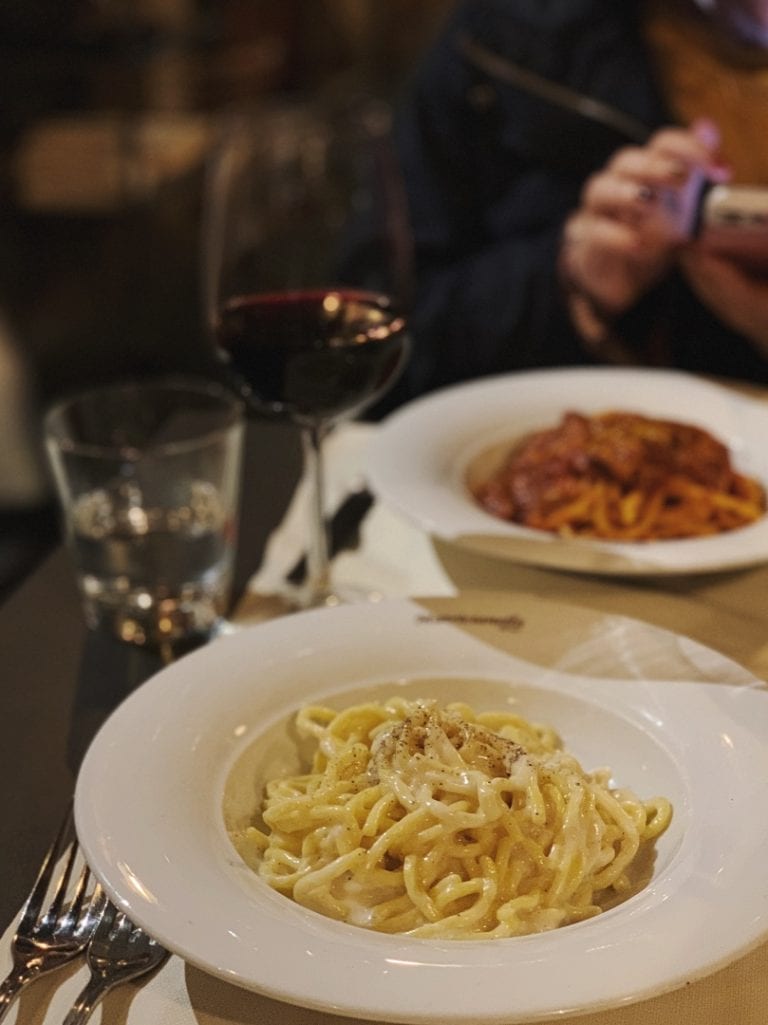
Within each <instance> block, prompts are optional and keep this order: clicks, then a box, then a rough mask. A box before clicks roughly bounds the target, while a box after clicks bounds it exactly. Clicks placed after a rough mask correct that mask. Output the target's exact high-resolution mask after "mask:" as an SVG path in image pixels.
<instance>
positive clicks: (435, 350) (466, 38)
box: [397, 0, 768, 396]
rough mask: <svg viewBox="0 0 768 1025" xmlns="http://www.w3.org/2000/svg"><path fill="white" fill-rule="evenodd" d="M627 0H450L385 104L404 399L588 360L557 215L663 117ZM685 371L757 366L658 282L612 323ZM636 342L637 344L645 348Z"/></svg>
mask: <svg viewBox="0 0 768 1025" xmlns="http://www.w3.org/2000/svg"><path fill="white" fill-rule="evenodd" d="M640 10H641V3H639V2H638V0H466V2H462V3H459V4H458V6H457V8H456V10H455V12H454V14H453V16H452V17H451V19H450V20H449V22H448V23H447V25H446V26H445V29H444V31H443V32H442V33H441V35H440V36H439V38H438V39H437V41H436V43H435V45H434V47H433V48H432V50H431V51H430V52H429V53H428V54H427V55H426V57H425V59H424V61H423V63H422V64H421V66H420V67H419V69H418V70H417V73H416V75H415V77H414V81H413V82H412V86H411V89H410V92H409V95H408V97H407V99H406V101H405V102H404V103H403V104H402V106H401V108H400V110H399V114H398V123H397V131H398V140H399V146H400V151H401V156H402V159H403V163H404V168H405V176H406V183H407V191H408V196H409V201H410V207H411V212H412V219H413V225H414V234H415V244H416V254H415V255H416V267H417V272H418V273H417V281H418V286H417V290H416V295H415V299H414V304H413V310H412V324H413V333H414V341H415V344H414V352H413V356H412V359H411V365H410V368H409V371H408V380H407V390H408V392H409V396H412V395H417V394H420V393H422V392H424V391H427V390H429V389H432V388H434V387H437V386H441V385H445V384H448V383H452V382H455V381H461V380H466V379H468V378H471V377H477V376H480V375H484V374H490V373H497V372H501V371H508V370H513V369H517V368H524V367H533V366H562V365H569V364H578V363H585V362H589V360H590V357H589V356H587V355H586V354H585V352H584V350H583V348H582V346H581V345H580V342H579V339H578V337H577V335H576V333H575V331H574V330H573V327H572V325H571V323H570V320H569V318H568V315H567V312H566V309H565V305H564V301H563V296H562V294H561V287H560V284H559V282H558V280H557V275H556V270H555V266H556V256H557V252H558V247H559V241H560V235H561V231H562V227H563V223H564V221H565V219H566V217H567V216H568V214H569V213H570V212H572V211H573V210H574V209H575V208H576V207H577V206H578V198H579V194H580V191H581V189H582V186H583V184H584V181H585V179H586V178H587V177H588V175H589V174H591V173H592V172H594V171H596V170H598V169H599V168H601V167H602V166H603V165H604V164H605V162H606V160H607V159H608V157H609V156H610V155H611V154H612V153H613V152H614V151H615V150H616V149H617V148H619V147H621V146H625V145H627V144H629V143H633V142H639V143H642V142H643V141H644V140H645V139H646V138H647V137H648V136H649V134H651V133H652V131H653V130H654V129H655V128H657V127H659V126H661V125H663V124H668V123H670V120H671V118H670V115H669V113H668V112H667V110H666V108H665V105H664V102H663V99H662V97H661V95H660V92H659V90H658V88H657V83H656V82H655V80H654V76H653V72H652V68H651V65H650V60H649V55H648V53H647V51H646V49H645V45H644V41H643V38H642V33H641V31H640V27H639V14H640ZM617 331H618V332H619V333H620V334H621V335H622V336H623V337H624V338H625V339H626V340H628V341H629V342H630V343H631V344H633V345H634V346H635V347H636V351H637V354H638V356H637V358H638V362H652V361H654V358H655V357H653V356H652V355H651V352H658V351H660V350H661V351H663V352H665V353H666V355H665V357H664V360H665V361H669V362H670V363H672V364H674V365H676V366H679V367H682V368H685V369H691V370H697V371H701V372H708V373H715V374H723V375H732V376H737V377H745V378H752V379H756V380H761V381H768V363H766V362H765V361H764V360H762V359H760V358H759V357H758V356H757V355H756V354H755V353H754V352H753V350H752V349H751V348H750V347H749V346H748V345H747V343H746V342H745V341H744V340H743V339H742V338H740V337H738V336H736V335H734V334H733V333H732V332H731V331H729V330H727V329H726V328H725V327H724V326H723V325H722V324H721V323H720V322H719V321H717V320H716V319H715V318H714V317H713V316H712V315H711V314H710V313H709V312H708V311H707V310H706V309H704V308H703V307H702V306H701V304H700V303H699V302H698V301H697V300H696V299H695V298H694V296H693V295H692V293H691V292H690V290H689V289H688V288H687V286H686V285H685V283H684V281H683V280H682V278H681V276H679V275H675V276H673V277H672V278H670V279H669V280H667V281H665V282H664V284H663V285H662V286H660V287H659V288H657V289H656V290H655V291H654V292H653V293H652V294H651V295H649V296H647V297H645V298H644V300H643V301H642V302H641V303H640V304H639V306H638V307H637V308H636V309H634V310H632V311H630V312H629V313H628V314H627V315H626V316H625V317H624V318H622V321H621V322H620V323H619V324H618V325H617ZM651 340H652V344H650V342H651Z"/></svg>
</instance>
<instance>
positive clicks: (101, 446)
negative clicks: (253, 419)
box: [45, 379, 244, 653]
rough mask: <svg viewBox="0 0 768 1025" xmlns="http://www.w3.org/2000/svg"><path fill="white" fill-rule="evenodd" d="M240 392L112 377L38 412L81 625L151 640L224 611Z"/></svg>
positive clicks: (201, 635)
mask: <svg viewBox="0 0 768 1025" xmlns="http://www.w3.org/2000/svg"><path fill="white" fill-rule="evenodd" d="M243 425H244V417H243V403H242V401H241V400H240V399H239V398H238V397H237V396H235V395H233V394H231V393H230V392H228V391H226V390H225V389H224V388H223V387H221V386H220V385H217V384H214V383H209V382H206V381H197V380H195V381H191V380H188V379H185V380H183V381H181V380H179V379H162V380H158V379H154V380H147V381H145V382H141V383H137V382H126V383H119V384H113V385H109V386H106V387H102V388H99V389H95V390H90V391H87V392H82V393H80V394H77V395H74V396H71V397H69V398H67V399H65V400H63V401H62V402H60V403H58V404H57V405H55V406H54V407H53V408H52V409H51V410H50V411H49V412H48V413H47V415H46V417H45V439H46V447H47V451H48V456H49V461H50V464H51V468H52V471H53V477H54V481H55V484H56V490H57V493H58V498H59V501H60V505H61V510H62V513H63V521H64V527H65V536H66V541H67V544H68V547H69V549H70V552H71V555H72V558H73V561H74V564H75V570H76V575H77V581H78V585H79V588H80V592H81V595H82V600H83V607H84V612H85V617H86V621H87V623H88V625H89V626H90V627H92V628H101V627H104V628H105V629H107V630H109V631H111V632H112V633H113V634H115V635H116V636H117V637H119V638H121V639H122V640H124V641H128V642H130V643H132V644H137V645H146V646H148V647H151V648H153V649H156V650H158V651H160V652H161V653H162V652H163V651H164V650H165V651H172V650H174V649H175V648H179V647H185V646H191V645H192V644H193V642H197V641H203V640H206V639H208V638H210V637H211V636H213V635H215V634H216V633H217V632H218V631H219V630H220V629H221V628H222V625H223V623H224V622H225V618H224V617H225V615H226V613H227V612H228V606H229V601H230V596H231V585H232V575H233V565H234V555H235V543H236V534H237V515H238V504H239V490H240V464H241V450H242V438H243Z"/></svg>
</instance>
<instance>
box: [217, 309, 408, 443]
mask: <svg viewBox="0 0 768 1025" xmlns="http://www.w3.org/2000/svg"><path fill="white" fill-rule="evenodd" d="M217 341H218V345H219V346H220V348H221V349H222V350H223V352H224V355H225V359H226V361H227V363H228V366H229V369H230V371H231V372H232V373H233V375H234V377H235V379H236V380H237V383H238V384H239V386H240V390H241V391H242V393H243V395H244V397H245V398H246V399H247V400H248V401H249V403H250V404H251V405H252V406H253V407H254V408H255V409H257V410H258V411H259V412H262V413H266V414H268V415H273V416H277V417H280V418H286V419H290V420H292V421H294V422H295V423H297V424H301V425H314V424H319V423H323V424H326V425H327V424H330V423H332V422H333V421H335V420H337V419H338V418H339V417H340V416H344V415H349V414H353V413H354V412H356V411H358V410H361V409H363V408H364V407H365V406H367V405H369V404H370V403H371V402H373V401H374V400H375V399H376V398H377V397H378V396H379V395H381V394H382V393H383V392H385V391H386V390H387V389H388V388H389V387H390V386H391V385H392V384H393V383H394V380H395V378H396V377H397V376H398V374H399V373H400V370H401V368H402V366H403V363H404V361H405V357H406V352H407V345H408V336H407V331H406V326H405V320H404V319H403V317H401V316H399V315H398V314H397V313H396V312H395V311H394V310H392V309H391V308H390V306H389V304H388V301H387V299H386V298H384V297H382V296H380V295H377V294H375V293H372V292H364V291H358V290H352V289H338V290H335V291H330V290H319V289H318V290H309V291H295V292H276V293H267V294H263V295H260V294H255V295H245V296H236V297H234V298H232V299H229V300H228V301H227V302H225V303H224V305H223V307H222V308H221V310H220V315H219V323H218V331H217Z"/></svg>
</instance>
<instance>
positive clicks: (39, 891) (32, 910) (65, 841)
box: [18, 801, 77, 932]
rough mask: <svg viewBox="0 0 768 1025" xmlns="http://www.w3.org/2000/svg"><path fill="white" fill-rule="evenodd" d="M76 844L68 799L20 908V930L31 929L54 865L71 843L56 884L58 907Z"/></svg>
mask: <svg viewBox="0 0 768 1025" xmlns="http://www.w3.org/2000/svg"><path fill="white" fill-rule="evenodd" d="M76 844H77V838H76V836H75V828H74V819H73V814H72V802H71V801H70V803H69V806H68V808H67V812H66V814H65V816H64V819H63V821H62V823H61V826H60V828H59V831H58V833H57V834H56V836H55V837H54V839H53V843H52V844H51V846H50V847H49V848H48V851H47V853H46V855H45V858H44V859H43V863H42V865H41V866H40V871H39V873H38V875H37V879H36V880H35V884H34V886H33V887H32V890H31V892H30V894H29V897H27V900H26V902H25V904H24V907H23V909H22V913H21V918H20V919H19V925H18V930H19V931H20V932H21V931H28V930H29V929H31V928H32V926H33V925H34V923H35V922H36V920H37V918H38V917H39V915H40V911H41V909H42V907H43V901H44V900H45V897H46V894H47V893H48V889H49V887H50V885H51V879H52V878H53V870H54V868H55V867H56V863H57V862H58V860H59V858H60V857H61V854H62V851H64V850H65V848H66V847H67V845H71V850H70V854H69V857H68V858H67V863H66V865H65V866H64V870H63V872H62V874H61V876H60V877H59V879H58V881H57V884H56V895H55V901H56V902H57V903H58V908H59V909H60V907H61V903H62V901H63V900H64V895H65V893H66V889H67V886H68V885H69V877H70V876H71V874H72V866H73V864H74V860H75V854H76V853H77V851H76ZM57 914H58V911H57Z"/></svg>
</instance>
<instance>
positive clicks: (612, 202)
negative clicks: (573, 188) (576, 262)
mask: <svg viewBox="0 0 768 1025" xmlns="http://www.w3.org/2000/svg"><path fill="white" fill-rule="evenodd" d="M659 196H660V191H659V189H658V188H657V187H655V186H653V185H650V184H648V183H647V182H644V181H636V180H634V179H632V178H627V177H623V176H621V175H613V174H611V175H608V174H603V175H595V176H594V177H593V178H591V179H589V181H588V182H587V183H586V185H585V188H584V192H583V195H582V205H583V206H584V208H585V209H586V210H588V211H589V212H591V213H593V214H602V215H603V216H606V217H614V218H617V219H618V220H622V221H626V222H627V223H628V224H634V225H638V224H640V223H641V222H642V221H643V219H644V218H645V217H646V216H647V214H648V213H649V211H650V210H651V209H652V208H653V206H654V204H655V203H657V202H658V199H659Z"/></svg>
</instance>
